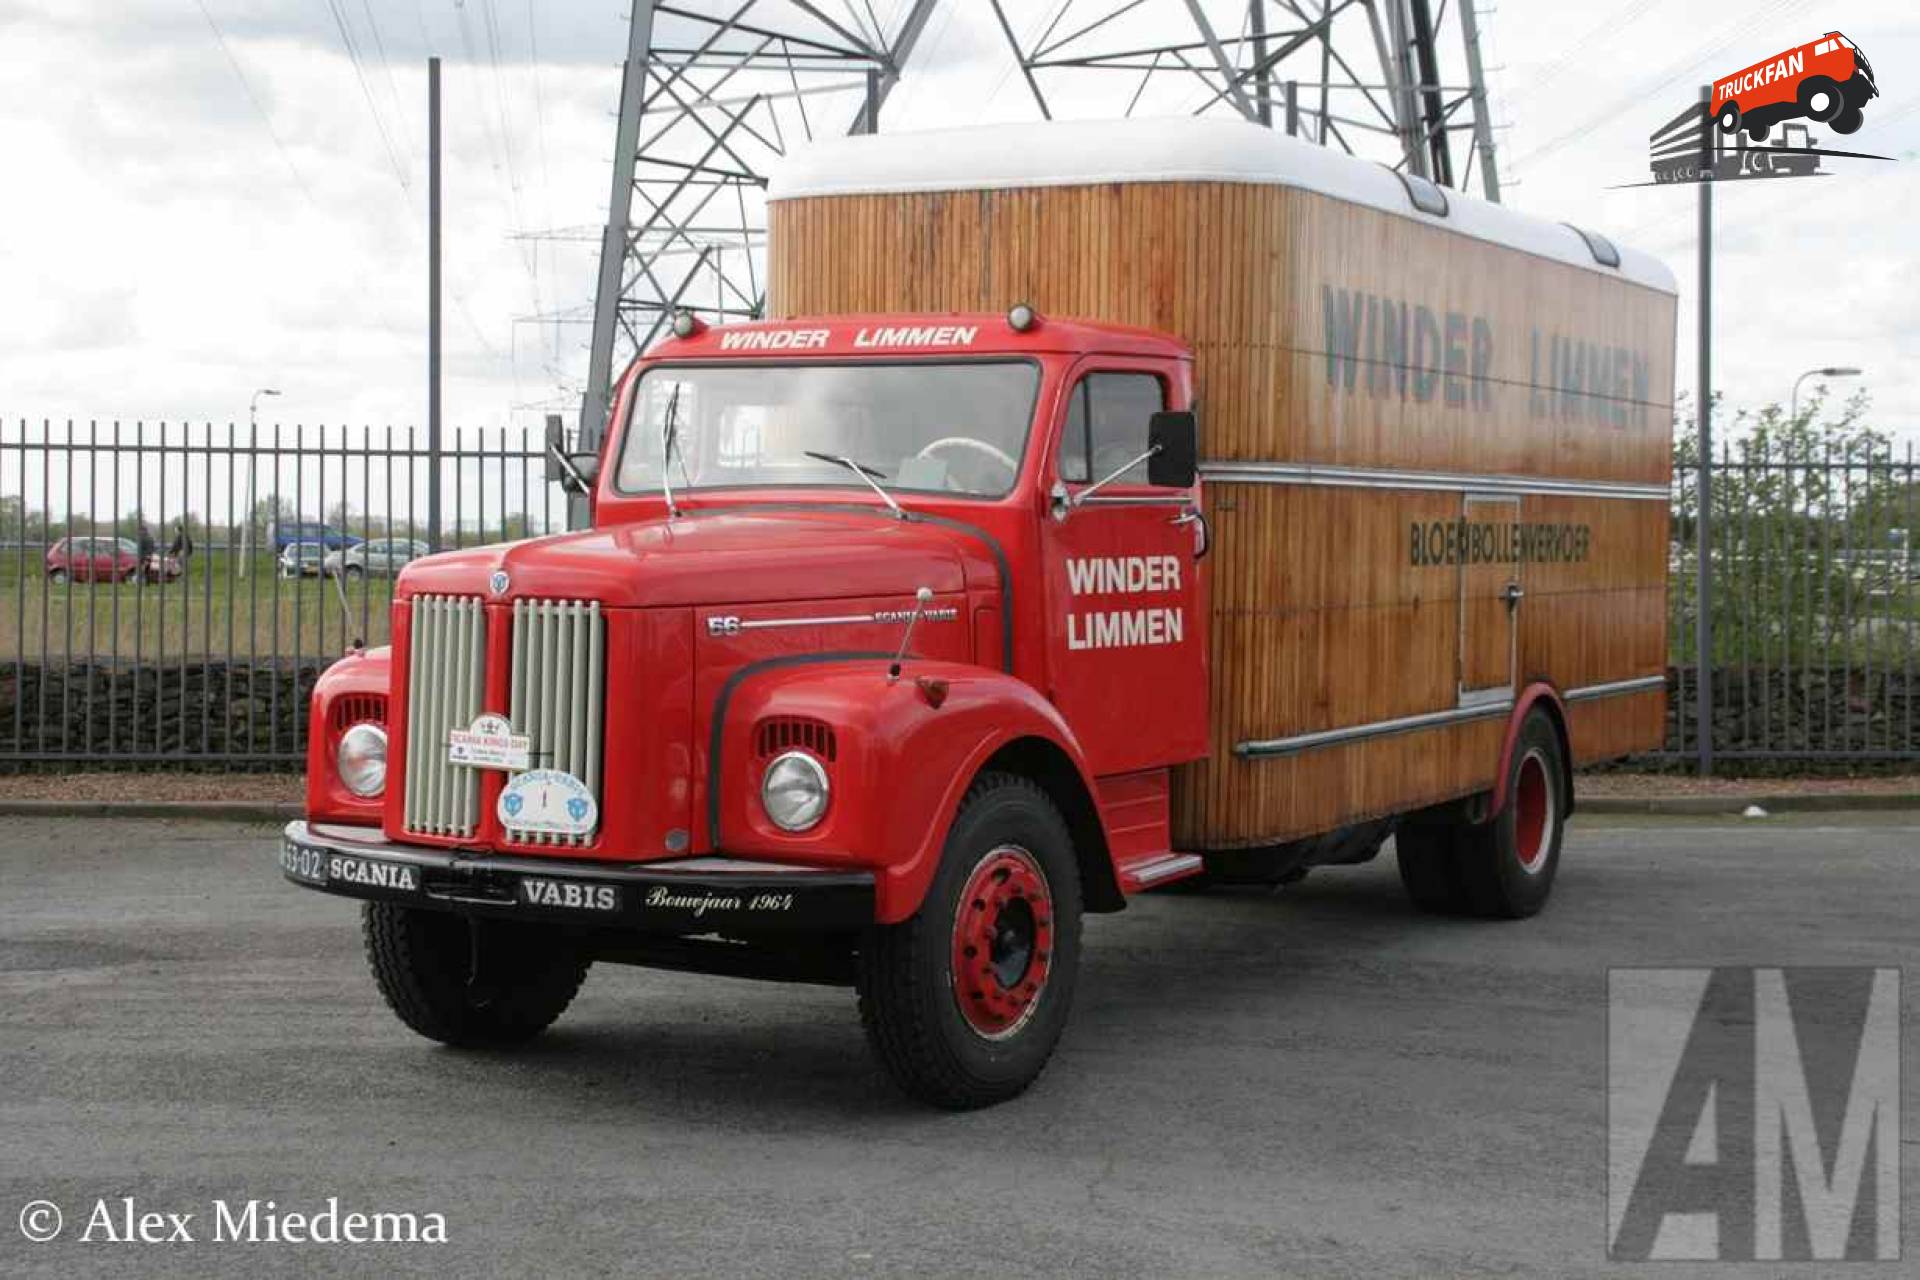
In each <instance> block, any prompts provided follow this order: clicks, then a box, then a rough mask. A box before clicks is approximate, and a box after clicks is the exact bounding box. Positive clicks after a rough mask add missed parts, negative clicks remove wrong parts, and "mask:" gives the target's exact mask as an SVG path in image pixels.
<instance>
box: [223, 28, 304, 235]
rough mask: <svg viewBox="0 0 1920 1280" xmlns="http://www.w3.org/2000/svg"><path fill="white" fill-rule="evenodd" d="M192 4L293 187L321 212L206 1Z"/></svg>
mask: <svg viewBox="0 0 1920 1280" xmlns="http://www.w3.org/2000/svg"><path fill="white" fill-rule="evenodd" d="M194 3H195V4H197V5H199V6H200V16H201V17H203V18H205V19H206V20H207V26H208V27H210V28H212V30H213V38H214V39H215V40H217V41H219V42H220V52H221V53H224V54H225V55H227V64H228V65H229V66H231V67H232V68H233V74H234V75H235V76H237V77H239V80H240V87H241V88H242V89H244V90H246V94H247V101H248V102H251V103H252V104H253V110H254V114H256V115H258V116H259V117H260V123H261V124H264V125H265V126H266V127H267V136H268V137H270V138H272V139H273V148H274V150H276V151H278V152H279V153H280V159H281V160H283V161H285V162H286V166H287V172H288V173H290V174H292V175H293V182H294V185H295V186H297V187H299V188H300V193H301V194H302V195H304V196H305V197H306V198H307V203H308V204H310V205H312V206H313V209H314V212H316V213H319V212H321V209H320V201H319V200H318V199H316V198H315V197H314V194H313V188H312V187H310V186H308V185H307V180H306V179H305V178H304V177H302V176H301V174H300V167H299V166H298V165H296V164H294V162H293V155H292V153H291V152H289V151H288V150H287V144H286V143H285V142H283V141H282V140H281V138H280V131H279V130H278V129H276V128H274V127H273V117H272V116H270V115H268V114H267V108H266V106H265V105H264V104H262V103H261V101H260V95H259V94H257V93H255V92H254V91H253V81H251V80H249V79H247V73H246V69H245V68H243V67H242V66H241V65H240V60H239V59H238V58H236V57H234V56H233V47H232V46H231V45H229V44H228V43H227V37H226V33H225V32H223V31H221V30H220V24H219V23H218V22H215V21H214V20H213V14H212V13H211V12H210V11H209V10H208V9H207V0H194Z"/></svg>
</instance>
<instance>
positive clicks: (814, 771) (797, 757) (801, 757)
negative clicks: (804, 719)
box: [760, 751, 827, 831]
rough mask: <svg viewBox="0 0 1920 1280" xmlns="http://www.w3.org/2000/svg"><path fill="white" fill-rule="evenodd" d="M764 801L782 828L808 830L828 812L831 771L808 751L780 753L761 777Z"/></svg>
mask: <svg viewBox="0 0 1920 1280" xmlns="http://www.w3.org/2000/svg"><path fill="white" fill-rule="evenodd" d="M760 803H761V805H762V806H764V807H765V808H766V811H767V817H769V818H771V819H773V825H774V826H776V827H779V828H780V829H781V830H782V831H805V830H806V829H807V828H809V827H811V826H813V825H814V824H815V823H817V822H819V821H820V819H821V818H822V817H823V816H825V814H826V812H827V771H826V770H825V769H823V768H821V767H820V762H819V761H818V760H815V759H814V758H813V757H812V756H810V755H808V754H807V753H806V752H804V751H789V752H787V753H786V754H785V755H783V756H776V757H775V758H774V761H773V763H772V764H770V765H768V766H767V772H766V775H765V776H764V777H762V778H761V780H760Z"/></svg>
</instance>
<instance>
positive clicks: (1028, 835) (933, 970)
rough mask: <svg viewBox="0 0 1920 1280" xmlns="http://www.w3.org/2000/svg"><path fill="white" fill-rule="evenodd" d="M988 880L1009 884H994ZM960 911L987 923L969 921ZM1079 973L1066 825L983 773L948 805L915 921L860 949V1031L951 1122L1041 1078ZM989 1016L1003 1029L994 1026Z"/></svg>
mask: <svg viewBox="0 0 1920 1280" xmlns="http://www.w3.org/2000/svg"><path fill="white" fill-rule="evenodd" d="M1010 851H1011V852H1010ZM1014 855H1018V856H1014ZM1001 871H1006V872H1008V875H1007V876H1006V877H1003V878H1001V879H997V880H996V879H995V876H996V875H999V873H1000V872H1001ZM983 877H984V879H983ZM1036 884H1037V891H1035V888H1034V886H1035V885H1036ZM1023 885H1024V886H1026V887H1025V888H1022V886H1023ZM1022 903H1025V904H1027V905H1026V907H1025V909H1024V919H1023V917H1022V906H1021V904H1022ZM969 907H971V908H973V909H975V910H979V911H982V912H988V913H991V914H983V915H981V916H978V917H975V918H974V919H973V920H971V921H970V920H968V919H967V917H966V916H965V915H964V914H963V912H964V911H966V910H967V909H968V908H969ZM982 932H985V933H991V934H992V935H993V939H994V941H993V944H992V948H991V950H990V952H989V953H988V954H985V955H976V954H975V952H972V951H968V952H965V955H966V956H974V957H975V958H977V959H978V960H979V961H980V963H981V971H980V973H979V974H977V975H974V976H975V980H976V981H977V982H978V984H979V985H978V986H977V987H969V989H968V990H967V992H966V994H965V995H963V983H964V982H965V979H966V977H967V975H966V974H965V972H964V971H960V970H957V969H956V960H957V959H961V957H962V954H963V952H962V949H963V947H965V946H966V945H968V939H969V938H970V937H978V936H979V935H980V934H981V933H982ZM1022 936H1024V941H1025V945H1026V950H1025V952H1024V960H1023V959H1022V954H1023V953H1022V952H1021V950H1020V943H1021V941H1022ZM962 962H963V963H964V960H962ZM1079 968H1080V872H1079V866H1078V864H1077V863H1076V861H1075V859H1074V851H1073V838H1072V836H1071V835H1070V834H1069V833H1068V830H1067V824H1066V821H1065V820H1064V819H1063V818H1062V817H1061V816H1060V811H1059V809H1058V808H1056V807H1055V806H1054V803H1053V801H1052V800H1051V799H1049V798H1048V796H1047V794H1046V792H1045V791H1043V790H1041V788H1040V787H1039V786H1038V785H1036V784H1035V783H1033V782H1031V781H1029V780H1028V779H1026V778H1023V777H1019V776H1017V775H1014V774H1007V773H987V774H983V775H981V777H980V778H979V779H977V780H976V781H975V782H974V784H973V786H972V787H971V788H969V789H968V791H967V795H966V799H965V800H963V801H962V802H961V805H960V812H959V815H958V816H957V817H956V818H955V819H954V822H953V829H952V831H951V832H949V833H948V835H947V843H946V847H945V849H944V850H943V851H942V853H941V857H940V866H939V869H938V870H937V871H936V872H935V873H934V878H933V883H932V885H930V886H929V887H928V890H927V896H926V900H925V901H924V902H922V903H921V905H920V910H919V912H918V913H917V914H915V915H914V916H913V917H912V918H911V919H909V920H906V921H904V922H902V923H900V924H897V925H879V926H875V927H874V928H873V929H871V930H869V931H868V932H867V934H866V935H865V936H864V938H863V940H862V942H861V945H860V956H859V967H858V974H859V990H860V1020H861V1023H862V1025H863V1026H864V1027H865V1028H866V1033H867V1041H868V1043H869V1044H871V1045H872V1046H873V1051H874V1053H875V1055H876V1056H877V1057H878V1058H879V1059H880V1062H881V1064H882V1065H883V1066H884V1067H885V1068H886V1069H887V1072H888V1074H889V1075H891V1076H892V1077H893V1079H894V1081H895V1082H896V1083H897V1084H899V1086H900V1087H901V1088H902V1089H903V1090H905V1091H906V1092H907V1093H908V1094H910V1095H912V1096H913V1097H915V1098H918V1099H919V1100H921V1101H922V1102H926V1103H930V1104H932V1105H933V1106H937V1107H945V1108H948V1109H950V1110H956V1111H962V1110H970V1109H972V1108H975V1107H985V1106H991V1105H992V1104H994V1103H996V1102H1004V1101H1006V1100H1007V1099H1008V1098H1011V1097H1013V1096H1015V1095H1016V1094H1018V1093H1020V1092H1021V1091H1022V1090H1024V1089H1025V1088H1026V1087H1027V1086H1028V1085H1030V1084H1032V1083H1033V1082H1034V1080H1035V1079H1036V1078H1038V1076H1039V1075H1040V1072H1041V1071H1042V1069H1044V1068H1045V1067H1046V1065H1047V1059H1048V1058H1050V1057H1051V1056H1052V1054H1053V1050H1054V1046H1055V1045H1056V1044H1058V1043H1059V1040H1060V1034H1061V1032H1062V1031H1063V1030H1065V1028H1066V1023H1067V1014H1068V1012H1069V1010H1070V1009H1071V1008H1072V1005H1073V990H1074V984H1075V981H1076V979H1077V978H1078V976H1079ZM956 977H958V978H960V979H961V981H956ZM963 999H965V1000H966V1001H967V1007H966V1008H965V1009H964V1010H963V1007H962V1001H963ZM989 1002H992V1007H989ZM1016 1009H1017V1010H1018V1015H1017V1017H1013V1014H1014V1011H1015V1010H1016ZM996 1015H1006V1016H1008V1017H1011V1018H1013V1020H1012V1021H1010V1022H1008V1023H1007V1024H1006V1025H1004V1026H997V1024H996V1023H995V1022H994V1018H995V1016H996ZM983 1024H986V1026H996V1027H997V1029H993V1030H989V1029H985V1027H983Z"/></svg>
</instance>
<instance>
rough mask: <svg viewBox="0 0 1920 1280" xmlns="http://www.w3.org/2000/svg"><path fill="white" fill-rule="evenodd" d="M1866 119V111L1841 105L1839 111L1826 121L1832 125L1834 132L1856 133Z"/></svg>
mask: <svg viewBox="0 0 1920 1280" xmlns="http://www.w3.org/2000/svg"><path fill="white" fill-rule="evenodd" d="M1866 120H1867V113H1866V112H1864V111H1862V110H1861V109H1860V108H1858V107H1842V108H1841V109H1840V112H1839V113H1838V114H1837V115H1835V116H1834V117H1833V119H1831V120H1829V121H1827V123H1828V124H1829V125H1831V126H1833V131H1834V132H1835V133H1858V132H1860V126H1861V125H1863V124H1865V123H1866Z"/></svg>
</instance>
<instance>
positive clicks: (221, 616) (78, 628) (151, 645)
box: [0, 548, 393, 662]
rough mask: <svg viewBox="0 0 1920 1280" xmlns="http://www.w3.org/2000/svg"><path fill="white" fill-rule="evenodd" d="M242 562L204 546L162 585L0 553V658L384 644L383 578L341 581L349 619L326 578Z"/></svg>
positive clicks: (262, 560)
mask: <svg viewBox="0 0 1920 1280" xmlns="http://www.w3.org/2000/svg"><path fill="white" fill-rule="evenodd" d="M23 558H24V560H25V563H24V565H23V564H22V563H21V560H22V559H23ZM247 567H250V568H251V573H250V574H248V573H243V572H242V568H243V565H242V563H241V561H240V557H239V556H237V555H229V554H228V553H226V552H223V551H214V552H210V553H205V554H199V555H195V556H193V557H191V558H189V560H188V562H187V567H186V573H185V576H183V577H181V578H179V579H177V580H175V581H173V582H169V583H166V584H164V585H162V584H159V583H151V584H147V585H144V586H143V585H140V584H138V583H135V582H122V583H117V584H115V583H106V582H67V583H62V584H58V585H56V584H54V583H50V582H48V581H47V578H46V575H45V571H44V566H43V561H42V557H41V555H40V553H39V552H38V551H37V550H34V549H31V548H30V549H29V550H28V551H27V553H26V555H25V556H24V557H21V556H19V555H17V554H11V553H9V554H5V555H0V659H14V658H22V659H27V660H30V661H40V660H43V659H47V660H52V661H66V660H67V659H68V658H69V657H71V658H72V659H73V660H75V661H81V660H85V659H87V658H89V657H91V658H94V659H98V660H104V661H111V660H113V659H114V658H116V657H117V658H118V659H119V660H120V661H123V662H126V661H133V660H135V659H139V660H142V661H155V660H161V659H165V658H175V657H186V658H226V657H238V658H259V659H271V658H273V657H274V656H275V655H278V656H279V657H281V658H291V657H301V656H304V657H330V656H333V655H335V654H338V653H340V652H341V651H342V650H344V649H345V648H346V647H347V645H348V643H349V642H350V641H351V640H353V639H355V638H360V639H364V640H365V641H366V642H367V643H368V644H384V643H386V638H387V605H388V601H389V600H390V599H391V596H392V589H393V584H392V582H390V581H387V580H383V579H365V578H361V579H354V580H350V581H349V582H348V583H347V584H346V595H347V603H348V606H349V610H350V612H351V615H352V621H351V624H349V623H348V622H347V621H346V620H345V619H343V617H342V614H341V608H340V598H339V594H338V592H337V591H336V589H335V587H334V584H333V583H332V582H331V581H327V580H322V579H318V578H303V579H298V580H295V579H287V578H282V577H280V576H279V574H278V567H277V565H276V564H275V562H274V559H273V557H272V556H271V555H268V554H265V553H262V554H259V555H256V556H253V557H252V558H251V564H250V566H247Z"/></svg>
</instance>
